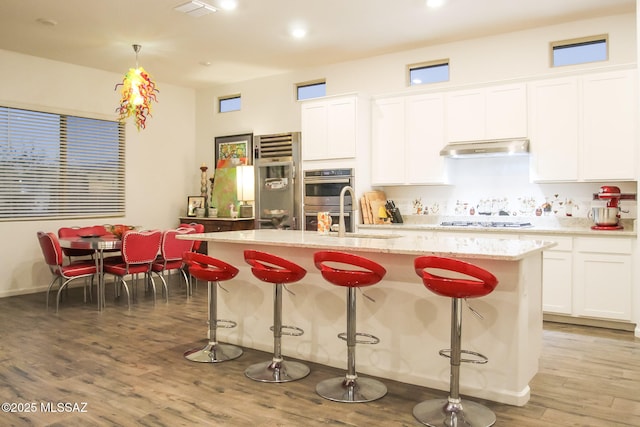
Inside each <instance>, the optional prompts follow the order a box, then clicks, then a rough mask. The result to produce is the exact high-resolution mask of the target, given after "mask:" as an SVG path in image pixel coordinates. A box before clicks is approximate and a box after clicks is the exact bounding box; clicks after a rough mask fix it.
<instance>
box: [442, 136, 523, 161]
mask: <svg viewBox="0 0 640 427" xmlns="http://www.w3.org/2000/svg"><path fill="white" fill-rule="evenodd" d="M528 153H529V140H528V139H525V138H516V139H492V140H485V141H465V142H450V143H448V144H447V145H446V146H445V147H444V148H443V149H442V150H440V155H441V156H446V157H471V156H512V155H522V154H528Z"/></svg>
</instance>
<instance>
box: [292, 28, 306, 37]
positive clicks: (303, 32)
mask: <svg viewBox="0 0 640 427" xmlns="http://www.w3.org/2000/svg"><path fill="white" fill-rule="evenodd" d="M291 35H292V36H293V37H295V38H296V39H301V38H303V37H304V36H306V35H307V30H305V29H304V28H301V27H298V28H294V29H293V30H291Z"/></svg>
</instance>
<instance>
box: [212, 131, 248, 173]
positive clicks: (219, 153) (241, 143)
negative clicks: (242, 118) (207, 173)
mask: <svg viewBox="0 0 640 427" xmlns="http://www.w3.org/2000/svg"><path fill="white" fill-rule="evenodd" d="M215 152H216V158H215V163H214V164H215V165H216V169H220V168H230V167H236V166H239V165H250V164H252V163H253V134H252V133H246V134H242V135H231V136H216V139H215Z"/></svg>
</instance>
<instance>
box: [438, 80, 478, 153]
mask: <svg viewBox="0 0 640 427" xmlns="http://www.w3.org/2000/svg"><path fill="white" fill-rule="evenodd" d="M485 111H486V105H485V90H484V89H474V90H464V91H456V92H451V93H450V94H448V95H447V126H446V128H447V136H446V138H447V141H450V142H458V141H474V140H480V139H485V136H486V129H485V115H486V113H485Z"/></svg>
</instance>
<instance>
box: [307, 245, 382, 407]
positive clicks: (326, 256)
mask: <svg viewBox="0 0 640 427" xmlns="http://www.w3.org/2000/svg"><path fill="white" fill-rule="evenodd" d="M313 259H314V262H315V266H316V267H317V268H318V269H319V270H320V272H321V274H322V277H324V279H325V280H327V281H328V282H330V283H332V284H334V285H336V286H344V287H346V288H347V332H346V333H341V334H338V337H339V338H340V339H343V340H346V341H347V373H346V375H345V376H344V377H337V378H330V379H327V380H324V381H321V382H320V383H318V385H317V386H316V392H317V393H318V394H319V395H320V396H322V397H324V398H325V399H328V400H333V401H336V402H371V401H373V400H377V399H380V398H381V397H383V396H384V395H385V394H387V387H386V386H385V385H384V384H383V383H381V382H380V381H378V380H375V379H373V378H360V377H358V375H357V374H356V344H377V343H378V342H380V340H379V339H378V338H377V337H375V336H373V335H369V334H364V333H359V332H356V293H355V292H356V288H358V287H363V286H371V285H374V284H376V283H378V282H379V281H380V280H382V278H383V277H384V275H385V274H386V273H387V272H386V270H385V269H384V268H383V267H382V266H381V265H379V264H378V263H375V262H373V261H371V260H369V259H367V258H363V257H360V256H357V255H353V254H349V253H344V252H336V251H320V252H316V253H315V254H314V257H313ZM337 265H342V266H344V265H349V266H353V267H355V269H353V270H344V269H339V268H337ZM358 337H361V339H358Z"/></svg>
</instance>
